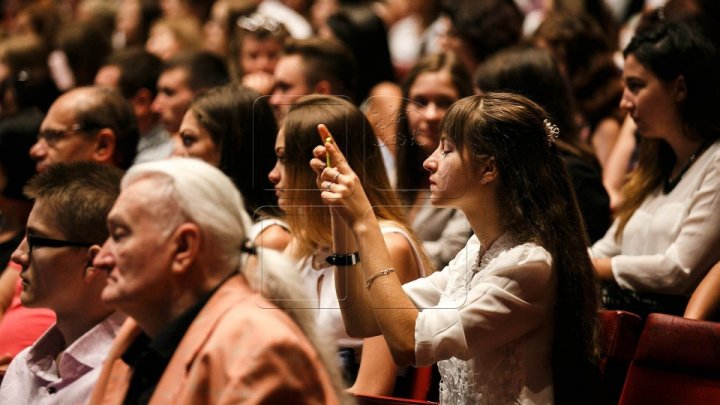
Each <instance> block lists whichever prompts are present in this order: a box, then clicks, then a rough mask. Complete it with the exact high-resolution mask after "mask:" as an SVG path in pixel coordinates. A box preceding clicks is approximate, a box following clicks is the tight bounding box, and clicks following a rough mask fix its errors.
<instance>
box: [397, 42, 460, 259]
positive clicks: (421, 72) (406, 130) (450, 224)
mask: <svg viewBox="0 0 720 405" xmlns="http://www.w3.org/2000/svg"><path fill="white" fill-rule="evenodd" d="M402 94H403V98H402V102H401V104H400V111H399V115H398V127H397V128H398V129H397V134H396V136H395V147H396V148H397V165H396V173H397V191H398V194H399V195H400V196H401V197H402V199H403V203H405V204H406V205H407V206H408V207H409V211H408V214H409V217H410V221H411V223H412V229H413V231H414V232H415V234H416V235H417V237H418V239H420V240H421V241H422V243H423V247H424V248H425V250H426V251H427V252H428V255H429V256H430V258H431V259H432V262H433V265H434V267H435V268H436V269H442V268H443V267H445V266H446V265H447V264H448V262H449V261H450V260H451V259H452V258H453V257H455V255H456V254H457V253H458V252H459V251H460V250H461V249H462V248H463V247H464V246H465V243H466V242H467V240H468V238H470V235H471V233H472V230H471V229H470V225H469V224H468V221H467V219H465V215H464V214H463V213H462V211H460V210H458V209H456V208H452V207H438V206H434V205H433V204H431V203H430V183H429V181H428V177H427V172H426V170H425V169H424V168H423V162H424V161H425V159H427V158H428V157H429V156H430V155H432V153H433V152H434V151H435V150H436V149H437V148H438V145H440V123H441V122H442V119H443V117H444V116H445V112H446V111H447V109H448V108H449V107H450V105H451V104H452V103H454V102H455V101H457V100H459V99H461V98H463V97H467V96H469V95H471V94H473V90H472V82H471V80H470V75H469V74H468V72H467V70H465V67H464V66H463V65H462V63H460V61H459V60H458V59H457V58H456V57H455V56H453V55H452V54H450V53H447V54H437V55H430V56H426V57H425V58H423V59H421V60H420V62H418V63H417V64H416V65H415V66H413V68H412V69H410V72H408V75H407V77H406V78H405V81H404V82H403V85H402Z"/></svg>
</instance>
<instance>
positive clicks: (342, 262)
mask: <svg viewBox="0 0 720 405" xmlns="http://www.w3.org/2000/svg"><path fill="white" fill-rule="evenodd" d="M325 261H326V262H328V264H330V265H333V266H354V265H356V264H358V263H360V254H359V253H358V252H355V253H347V254H344V255H338V254H332V255H330V256H328V257H327V258H326V259H325Z"/></svg>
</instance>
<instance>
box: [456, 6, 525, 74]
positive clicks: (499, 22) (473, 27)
mask: <svg viewBox="0 0 720 405" xmlns="http://www.w3.org/2000/svg"><path fill="white" fill-rule="evenodd" d="M444 12H445V13H446V14H447V15H448V17H449V18H450V22H451V24H450V29H449V31H448V33H447V39H446V41H445V44H444V48H445V50H446V51H450V52H452V53H453V54H455V56H457V58H458V59H459V60H460V61H461V62H462V64H463V65H465V68H466V69H467V70H468V72H470V73H473V72H475V69H476V68H477V66H478V65H479V64H480V63H482V62H483V61H485V59H487V58H488V57H490V56H491V55H492V54H494V53H495V52H497V51H499V50H501V49H503V48H506V47H508V46H512V45H515V44H517V43H518V41H519V40H520V37H521V35H522V24H523V16H522V13H521V12H520V9H519V8H518V6H517V3H516V2H514V1H508V0H484V1H480V2H478V1H476V0H454V1H447V2H444Z"/></svg>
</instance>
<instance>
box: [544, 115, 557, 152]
mask: <svg viewBox="0 0 720 405" xmlns="http://www.w3.org/2000/svg"><path fill="white" fill-rule="evenodd" d="M543 124H545V133H546V134H547V142H548V146H551V145H552V144H554V143H555V141H557V139H558V136H560V128H558V126H557V125H555V124H553V123H552V122H550V120H548V119H544V120H543Z"/></svg>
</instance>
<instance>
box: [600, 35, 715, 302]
mask: <svg viewBox="0 0 720 405" xmlns="http://www.w3.org/2000/svg"><path fill="white" fill-rule="evenodd" d="M624 54H625V70H624V72H623V80H624V82H625V91H624V93H623V99H622V102H621V106H622V107H623V108H624V109H626V110H627V111H628V112H629V114H630V116H632V118H633V120H634V121H635V123H636V124H637V130H638V133H639V134H640V141H639V142H640V143H639V146H638V162H637V167H636V168H635V170H633V171H632V172H631V173H630V175H629V177H628V180H627V182H626V183H625V186H624V187H623V189H622V192H623V197H624V201H623V203H622V204H621V205H620V206H619V208H618V209H617V212H616V215H617V217H616V219H615V222H614V223H613V225H612V226H611V227H610V229H609V230H608V232H607V234H606V235H605V237H603V239H601V240H600V241H598V242H597V243H595V244H594V245H593V247H592V253H593V254H594V256H595V260H594V264H595V267H596V269H597V273H598V275H599V276H600V278H601V279H602V280H604V281H606V283H605V289H604V295H603V300H604V304H605V305H606V306H607V307H609V308H617V309H624V310H628V311H632V312H636V313H638V314H640V315H644V314H647V313H649V312H664V313H671V314H678V315H682V313H683V311H684V309H685V306H686V304H687V301H688V296H689V294H690V293H691V292H692V291H693V289H694V288H695V286H697V284H698V283H699V282H700V280H701V279H702V277H703V275H704V274H705V273H706V272H707V271H708V269H710V267H711V266H712V265H713V264H715V263H717V262H718V260H720V250H718V248H717V247H718V243H719V242H720V226H719V224H720V206H718V205H719V204H720V142H718V138H719V137H720V115H718V113H717V111H716V110H717V107H716V106H715V103H714V102H713V101H714V100H715V99H716V98H717V96H718V94H720V80H719V79H718V75H717V72H718V71H719V70H720V67H719V66H718V64H719V60H718V53H717V50H716V49H715V47H714V46H713V44H712V43H711V42H710V41H709V40H708V39H707V38H705V37H704V36H703V35H702V34H701V32H700V31H698V30H697V29H695V28H693V27H691V26H690V25H684V24H675V23H664V22H659V23H657V24H656V25H654V26H651V27H649V28H646V29H644V30H641V31H640V32H638V33H637V34H636V35H635V37H634V38H633V40H632V41H631V42H630V44H629V45H628V47H627V48H626V49H625V51H624Z"/></svg>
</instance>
